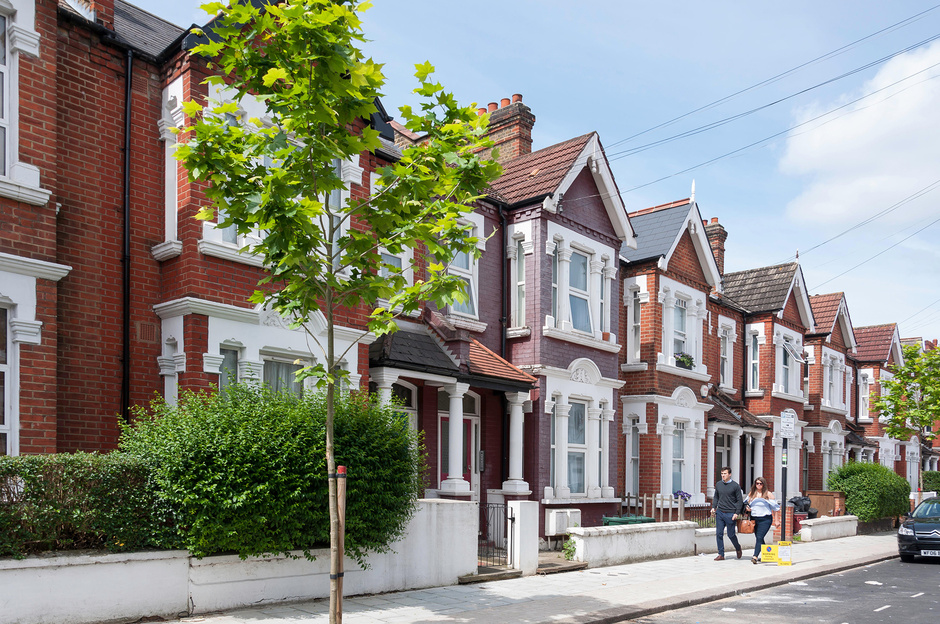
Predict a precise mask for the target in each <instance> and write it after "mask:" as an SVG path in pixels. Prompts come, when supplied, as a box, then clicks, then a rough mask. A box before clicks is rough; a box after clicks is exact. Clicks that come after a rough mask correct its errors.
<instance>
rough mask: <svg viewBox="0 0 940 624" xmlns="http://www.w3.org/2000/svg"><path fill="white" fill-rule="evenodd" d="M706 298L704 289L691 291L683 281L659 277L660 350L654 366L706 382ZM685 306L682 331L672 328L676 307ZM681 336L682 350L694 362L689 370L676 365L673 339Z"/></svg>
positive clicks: (708, 378) (707, 376)
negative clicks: (682, 339) (682, 341)
mask: <svg viewBox="0 0 940 624" xmlns="http://www.w3.org/2000/svg"><path fill="white" fill-rule="evenodd" d="M707 300H708V297H707V296H706V294H705V293H704V292H701V291H698V290H694V289H692V288H690V287H688V286H686V285H685V284H682V283H680V282H677V281H675V280H672V279H670V278H668V277H665V276H660V278H659V302H660V303H661V304H662V306H663V308H662V313H663V316H662V319H663V321H662V334H661V341H662V343H661V349H660V352H659V353H658V354H657V362H656V369H657V370H661V371H664V372H668V373H671V374H673V375H678V376H680V377H688V378H690V379H695V380H696V381H702V382H706V381H709V380H710V379H711V377H710V376H709V373H708V367H707V366H706V365H705V357H704V354H705V331H706V323H705V319H706V318H707V316H708V311H707V309H706V301H707ZM680 301H681V302H684V305H685V310H686V312H685V331H684V335H683V332H681V330H678V329H677V328H676V327H675V323H676V307H677V306H679V305H681V304H680V303H679V302H680ZM680 335H681V336H682V338H684V340H685V346H684V353H688V354H689V355H691V356H692V359H693V360H694V362H695V364H694V366H693V367H692V370H686V369H683V368H679V367H678V366H676V339H677V336H680Z"/></svg>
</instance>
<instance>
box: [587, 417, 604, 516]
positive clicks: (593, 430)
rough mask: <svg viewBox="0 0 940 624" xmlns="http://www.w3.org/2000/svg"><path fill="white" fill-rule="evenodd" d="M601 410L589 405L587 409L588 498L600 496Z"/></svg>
mask: <svg viewBox="0 0 940 624" xmlns="http://www.w3.org/2000/svg"><path fill="white" fill-rule="evenodd" d="M602 412H603V410H601V409H600V408H599V407H589V408H588V410H587V424H586V426H587V447H588V448H587V457H586V458H585V461H586V462H587V467H586V470H585V475H586V477H587V496H588V498H600V496H601V487H600V479H601V475H600V471H599V470H598V461H599V459H598V455H599V448H598V447H600V444H601V441H600V431H599V429H600V424H601V416H602Z"/></svg>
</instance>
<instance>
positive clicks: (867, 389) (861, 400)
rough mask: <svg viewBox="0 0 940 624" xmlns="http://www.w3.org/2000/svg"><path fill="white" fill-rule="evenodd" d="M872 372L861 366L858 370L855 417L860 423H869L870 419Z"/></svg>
mask: <svg viewBox="0 0 940 624" xmlns="http://www.w3.org/2000/svg"><path fill="white" fill-rule="evenodd" d="M872 372H873V371H872V369H870V368H863V369H861V370H859V372H858V373H859V383H858V412H857V414H856V416H855V417H856V421H857V422H860V423H870V422H871V421H872V418H871V405H870V398H871V394H870V393H871V379H872Z"/></svg>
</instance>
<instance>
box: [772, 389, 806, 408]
mask: <svg viewBox="0 0 940 624" xmlns="http://www.w3.org/2000/svg"><path fill="white" fill-rule="evenodd" d="M770 396H772V397H774V398H775V399H785V400H787V401H794V402H796V403H799V404H800V405H803V403H804V399H803V395H802V394H789V393H786V392H779V391H777V390H774V391H772V392H771V393H770Z"/></svg>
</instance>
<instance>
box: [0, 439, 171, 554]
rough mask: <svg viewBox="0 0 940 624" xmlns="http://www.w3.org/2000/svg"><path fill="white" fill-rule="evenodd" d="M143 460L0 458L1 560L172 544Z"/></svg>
mask: <svg viewBox="0 0 940 624" xmlns="http://www.w3.org/2000/svg"><path fill="white" fill-rule="evenodd" d="M174 539H175V538H174V531H173V530H172V526H171V521H170V511H169V509H168V508H167V506H166V505H165V503H163V501H161V500H160V498H159V497H158V495H157V492H156V484H155V483H154V481H153V480H152V478H151V468H150V462H149V461H147V460H145V459H138V458H134V457H127V456H123V455H121V454H117V453H112V454H108V455H98V454H89V453H76V454H74V455H65V454H63V455H26V456H19V457H0V555H2V556H10V555H12V556H14V557H23V556H25V555H27V554H31V553H37V552H42V551H49V550H67V549H81V548H96V549H101V548H106V549H108V550H111V551H115V552H118V551H128V550H140V549H144V548H154V547H173V544H174Z"/></svg>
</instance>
